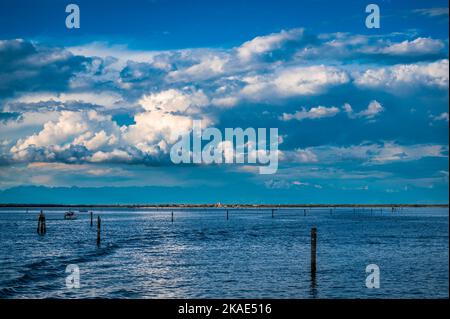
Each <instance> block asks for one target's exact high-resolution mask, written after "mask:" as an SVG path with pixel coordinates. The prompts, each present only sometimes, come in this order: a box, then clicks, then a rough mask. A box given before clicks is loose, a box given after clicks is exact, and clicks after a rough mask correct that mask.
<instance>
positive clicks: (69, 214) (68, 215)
mask: <svg viewBox="0 0 450 319" xmlns="http://www.w3.org/2000/svg"><path fill="white" fill-rule="evenodd" d="M64 219H77V215H75V213H74V212H66V213H65V214H64Z"/></svg>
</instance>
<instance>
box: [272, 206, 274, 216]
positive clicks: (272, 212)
mask: <svg viewBox="0 0 450 319" xmlns="http://www.w3.org/2000/svg"><path fill="white" fill-rule="evenodd" d="M273 210H274V209H273V208H272V218H273Z"/></svg>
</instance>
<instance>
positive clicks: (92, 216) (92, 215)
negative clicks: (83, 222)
mask: <svg viewBox="0 0 450 319" xmlns="http://www.w3.org/2000/svg"><path fill="white" fill-rule="evenodd" d="M93 218H94V214H93V213H92V212H91V227H92V225H93V224H94V223H93Z"/></svg>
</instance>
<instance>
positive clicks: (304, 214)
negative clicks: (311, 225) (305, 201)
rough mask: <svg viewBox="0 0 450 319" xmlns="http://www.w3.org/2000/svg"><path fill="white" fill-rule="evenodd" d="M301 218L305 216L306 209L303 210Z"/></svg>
mask: <svg viewBox="0 0 450 319" xmlns="http://www.w3.org/2000/svg"><path fill="white" fill-rule="evenodd" d="M303 216H306V208H305V209H303Z"/></svg>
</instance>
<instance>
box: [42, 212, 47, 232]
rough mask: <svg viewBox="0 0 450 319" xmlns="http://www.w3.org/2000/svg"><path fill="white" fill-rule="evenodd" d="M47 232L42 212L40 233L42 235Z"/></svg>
mask: <svg viewBox="0 0 450 319" xmlns="http://www.w3.org/2000/svg"><path fill="white" fill-rule="evenodd" d="M46 232H47V225H46V224H45V215H44V214H42V222H41V233H42V235H44V234H45V233H46Z"/></svg>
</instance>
